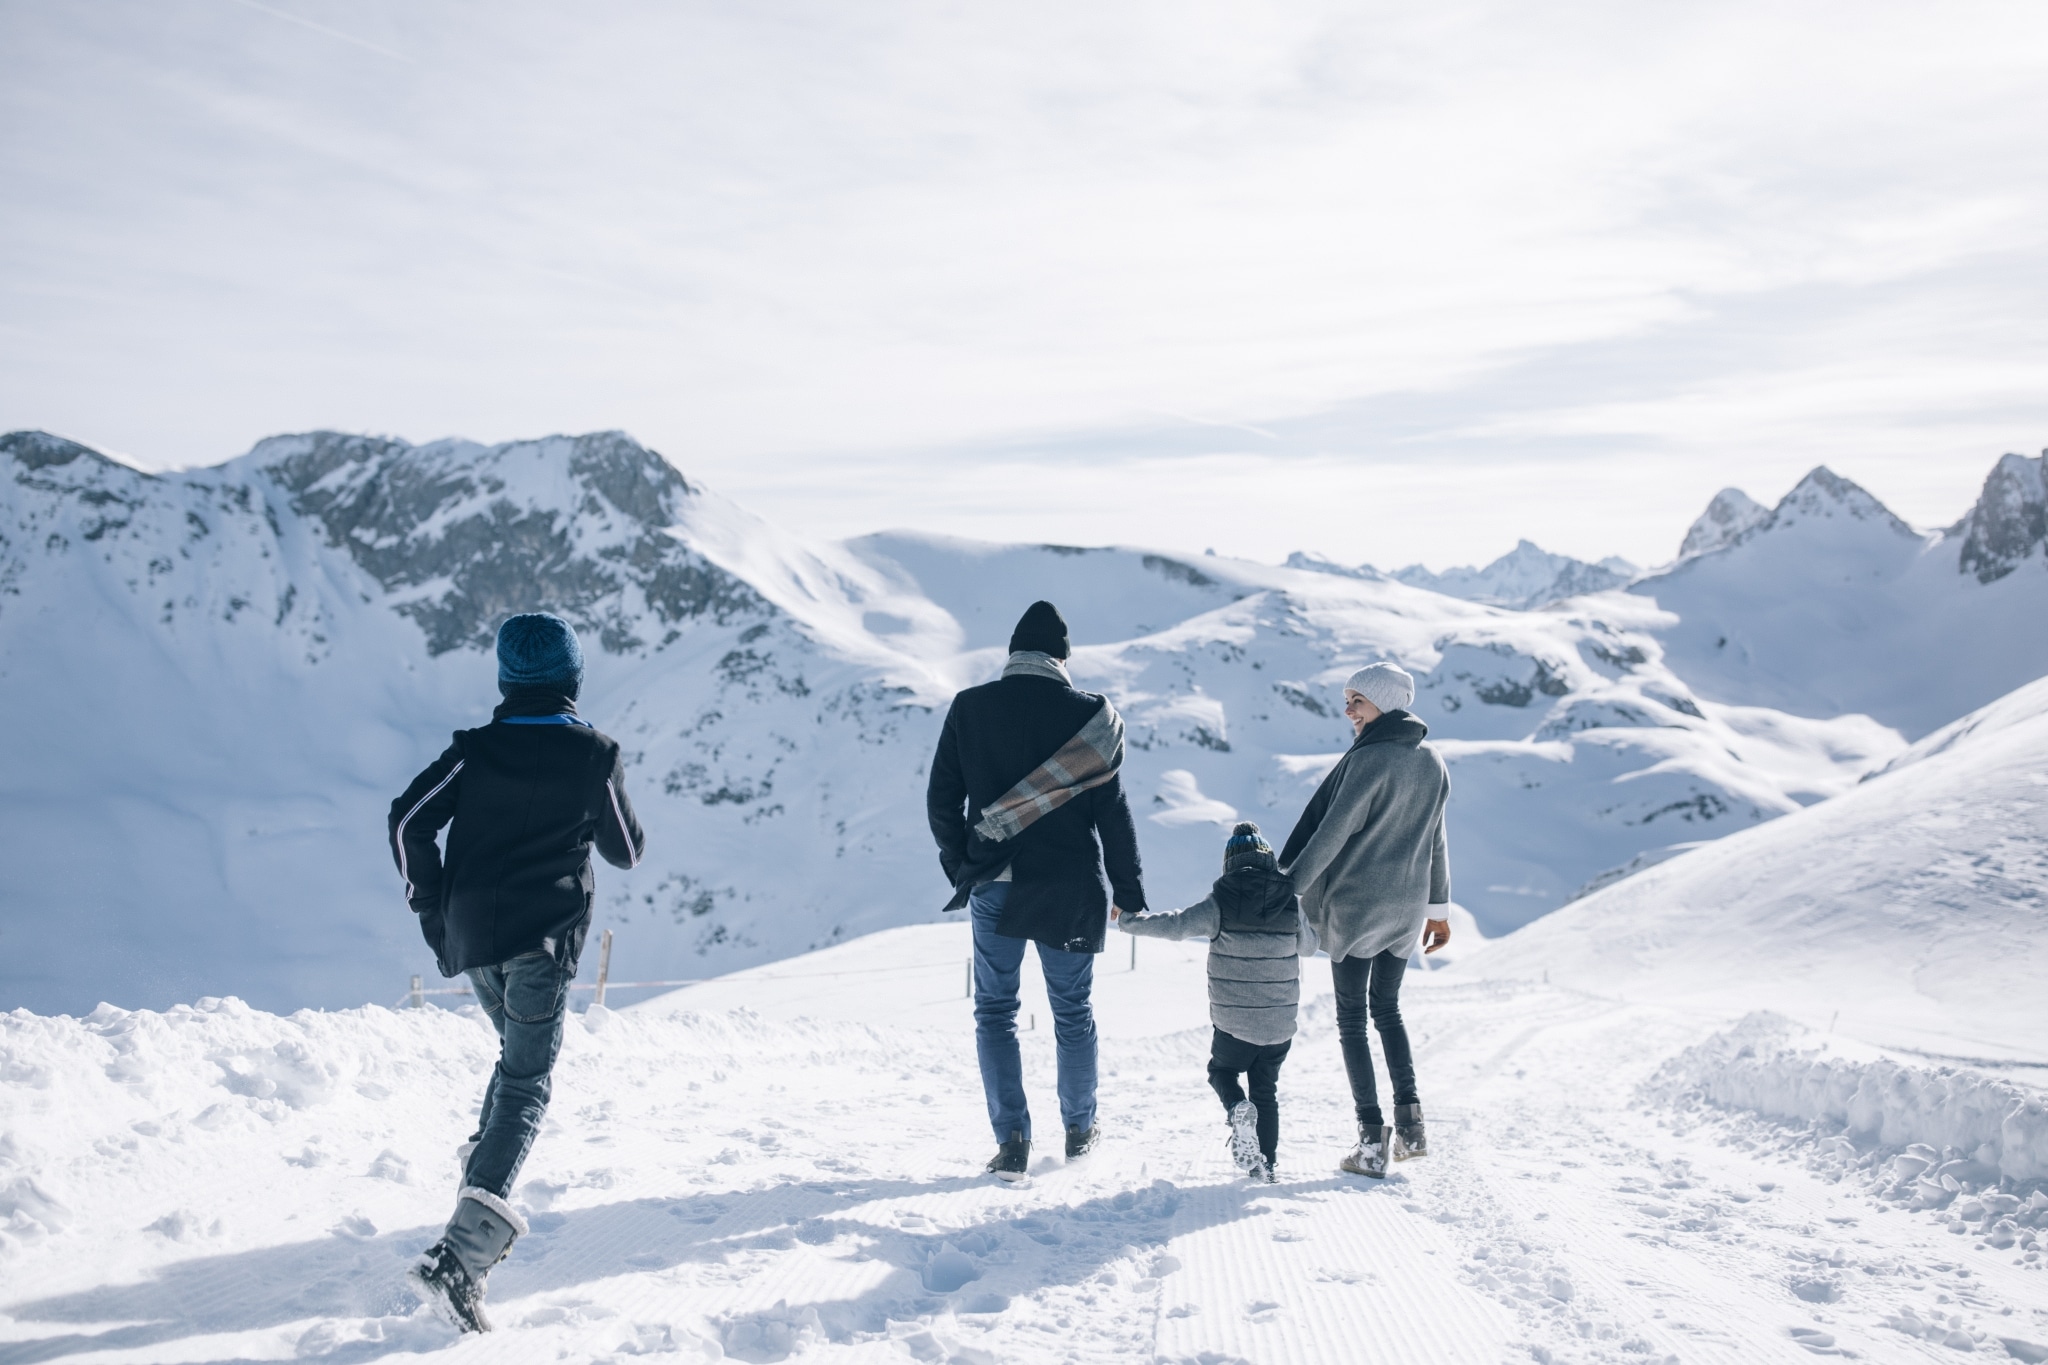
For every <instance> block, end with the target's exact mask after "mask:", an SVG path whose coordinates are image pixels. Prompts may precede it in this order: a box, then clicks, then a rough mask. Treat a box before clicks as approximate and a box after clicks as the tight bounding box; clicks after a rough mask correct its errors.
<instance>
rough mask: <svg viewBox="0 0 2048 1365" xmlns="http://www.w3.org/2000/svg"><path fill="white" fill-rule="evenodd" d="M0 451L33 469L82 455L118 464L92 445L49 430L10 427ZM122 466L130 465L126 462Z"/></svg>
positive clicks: (69, 461) (71, 459)
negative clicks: (55, 434) (17, 429)
mask: <svg viewBox="0 0 2048 1365" xmlns="http://www.w3.org/2000/svg"><path fill="white" fill-rule="evenodd" d="M0 455H8V456H11V457H12V458H13V459H14V461H15V463H16V464H19V465H21V466H22V467H24V468H26V469H31V470H33V469H48V468H51V467H52V466H55V465H67V464H70V463H71V462H72V461H74V460H79V459H91V460H98V461H100V462H102V463H104V464H110V465H115V464H118V462H117V461H114V460H110V459H108V458H107V457H106V456H105V455H102V454H100V453H99V452H98V451H97V450H94V449H93V448H92V447H91V446H87V445H80V444H79V443H78V442H76V441H73V440H71V439H69V438H68V437H64V436H52V435H51V434H50V433H49V432H47V431H10V432H8V433H7V434H6V435H4V436H0ZM119 467H121V468H126V466H125V465H122V466H119Z"/></svg>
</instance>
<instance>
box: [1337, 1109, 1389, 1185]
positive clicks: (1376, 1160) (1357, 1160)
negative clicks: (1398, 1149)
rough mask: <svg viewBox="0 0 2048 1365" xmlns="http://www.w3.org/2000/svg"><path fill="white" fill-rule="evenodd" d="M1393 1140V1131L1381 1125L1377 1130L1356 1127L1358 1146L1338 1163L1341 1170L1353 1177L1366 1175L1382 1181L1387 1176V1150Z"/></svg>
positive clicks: (1361, 1126) (1362, 1126)
mask: <svg viewBox="0 0 2048 1365" xmlns="http://www.w3.org/2000/svg"><path fill="white" fill-rule="evenodd" d="M1393 1138H1394V1130H1393V1129H1392V1128H1389V1127H1387V1126H1385V1125H1384V1124H1382V1125H1381V1126H1380V1127H1378V1128H1368V1127H1366V1126H1365V1125H1364V1124H1362V1123H1361V1124H1359V1125H1358V1145H1357V1146H1356V1147H1354V1148H1352V1149H1351V1154H1350V1155H1349V1156H1347V1157H1345V1158H1344V1160H1343V1161H1341V1162H1339V1163H1338V1165H1339V1167H1340V1168H1341V1169H1343V1170H1346V1171H1349V1172H1350V1173H1351V1174H1353V1175H1367V1176H1371V1177H1372V1178H1373V1179H1374V1180H1384V1179H1385V1178H1386V1175H1387V1149H1388V1146H1389V1145H1390V1144H1391V1143H1392V1141H1393Z"/></svg>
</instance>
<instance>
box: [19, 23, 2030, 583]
mask: <svg viewBox="0 0 2048 1365" xmlns="http://www.w3.org/2000/svg"><path fill="white" fill-rule="evenodd" d="M251 10H262V11H263V12H264V13H263V14H262V15H252V14H251V13H250V11H251ZM271 16H275V19H276V20H288V21H289V22H275V21H274V20H273V19H272V17H271ZM320 35H324V37H322V36H320ZM327 39H339V40H341V41H327ZM0 43H4V45H5V47H6V50H7V51H9V53H10V54H11V59H12V60H13V63H14V65H13V68H12V74H11V78H10V81H9V82H8V83H7V85H6V86H5V87H4V88H0V119H4V121H5V123H6V126H8V127H9V128H11V129H15V130H17V134H18V135H17V136H15V137H13V138H11V139H8V140H6V141H5V142H0V174H5V175H6V176H7V177H8V183H9V184H10V186H11V187H12V188H11V191H10V194H11V206H10V212H9V214H8V215H7V217H6V220H5V222H4V224H0V423H4V424H6V425H44V426H52V427H62V428H65V429H67V430H71V431H73V432H76V433H79V434H81V435H85V436H88V437H96V438H98V439H102V440H105V441H107V442H109V443H111V444H114V445H118V446H120V447H122V448H124V449H128V450H132V451H135V452H138V453H139V454H140V455H141V456H142V457H143V458H145V459H152V458H153V459H155V460H158V461H160V462H165V463H169V462H191V461H195V460H204V459H213V458H218V457H221V456H224V455H226V454H229V453H233V452H235V451H236V450H239V449H241V448H243V447H245V446H246V445H247V444H248V442H249V441H250V440H252V439H253V438H255V437H257V436H260V435H263V434H266V433H268V432H270V431H274V430H279V429H303V428H305V427H309V426H314V425H334V426H341V427H347V428H354V429H374V430H388V431H399V432H403V433H406V434H409V435H412V436H416V437H420V438H429V437H433V436H438V435H443V434H448V433H462V434H466V435H472V436H476V437H479V438H498V437H508V436H513V435H524V434H530V433H534V432H540V431H551V430H573V429H585V428H596V427H614V426H625V427H627V428H629V429H631V430H633V431H635V432H636V433H637V434H639V435H640V436H642V437H643V438H645V439H648V440H650V441H651V442H653V443H655V444H656V445H658V446H660V447H661V448H663V449H664V450H666V451H667V452H669V453H670V454H671V455H672V456H674V457H675V458H676V459H677V460H678V461H679V462H680V463H682V464H683V465H684V466H685V467H686V468H688V469H689V470H691V472H692V473H693V474H697V475H699V476H702V477H704V478H706V479H708V480H710V481H712V482H714V483H717V484H720V485H721V486H723V487H725V488H726V489H727V490H728V491H731V492H733V493H734V494H736V495H738V496H740V497H742V498H745V499H748V500H749V501H752V502H754V503H755V504H756V505H758V506H759V507H760V508H761V510H762V511H764V512H767V513H769V514H770V515H777V516H784V517H787V518H789V519H791V520H794V521H796V522H797V523H798V524H800V525H802V526H806V527H810V528H813V529H818V530H822V531H830V532H834V533H839V532H848V531H855V530H860V529H866V528H868V527H871V526H874V525H878V524H882V522H885V521H886V522H890V523H898V524H906V523H907V524H912V525H922V526H927V527H930V528H933V529H940V530H954V531H962V532H975V533H985V534H1001V535H1015V536H1020V537H1026V536H1037V537H1041V538H1042V537H1044V536H1048V535H1053V534H1055V533H1056V534H1057V535H1059V536H1060V537H1061V538H1068V539H1072V538H1077V537H1080V536H1082V535H1084V534H1092V535H1099V536H1102V537H1104V538H1116V539H1123V540H1133V541H1149V542H1154V543H1163V544H1169V545H1175V546H1179V547H1182V548H1187V547H1189V546H1190V545H1193V544H1196V543H1200V544H1208V543H1216V544H1218V547H1219V548H1221V549H1226V550H1228V549H1237V550H1240V551H1244V552H1252V553H1261V554H1274V553H1279V552H1283V551H1284V550H1285V549H1288V548H1293V547H1294V546H1295V545H1302V546H1313V547H1315V548H1320V549H1323V550H1326V551H1328V552H1330V553H1333V554H1338V555H1340V556H1342V557H1345V558H1373V559H1378V560H1382V561H1393V560H1403V561H1405V560H1410V559H1424V560H1427V561H1430V562H1433V563H1439V564H1441V563H1443V562H1447V561H1450V560H1457V559H1462V560H1476V559H1483V558H1487V557H1490V556H1491V555H1492V554H1494V553H1498V552H1499V551H1500V550H1503V549H1506V548H1507V547H1508V546H1509V545H1511V544H1512V543H1513V540H1514V538H1515V536H1516V535H1519V534H1528V535H1531V536H1533V537H1534V538H1536V539H1538V540H1541V541H1544V542H1545V543H1546V544H1552V545H1554V546H1555V547H1556V548H1560V549H1567V550H1572V551H1574V552H1578V553H1586V554H1604V553H1608V552H1617V551H1618V552H1620V553H1624V554H1627V555H1629V556H1630V557H1632V558H1636V559H1641V560H1653V559H1656V558H1658V557H1660V555H1661V554H1663V553H1668V547H1669V543H1672V542H1675V540H1676V538H1677V536H1678V535H1679V534H1680V532H1681V531H1682V530H1683V526H1684V522H1685V520H1686V519H1687V518H1688V517H1689V516H1690V515H1691V513H1692V511H1694V510H1696V507H1697V505H1698V504H1699V503H1700V502H1703V501H1704V499H1705V497H1706V496H1708V495H1710V494H1711V493H1712V492H1713V491H1714V489H1716V488H1718V487H1720V486H1721V485H1722V484H1724V483H1728V482H1748V483H1750V484H1752V485H1753V487H1752V489H1751V491H1752V492H1754V493H1756V494H1757V495H1758V496H1760V497H1767V496H1770V495H1772V494H1773V493H1775V492H1778V491H1782V489H1783V488H1784V487H1786V486H1789V485H1790V483H1791V482H1792V481H1793V480H1795V479H1796V478H1797V477H1798V475H1799V474H1800V473H1801V472H1803V470H1804V469H1805V468H1806V467H1807V466H1808V465H1811V464H1812V463H1815V462H1817V461H1819V460H1827V461H1830V462H1833V463H1835V464H1836V465H1837V466H1838V467H1841V468H1843V470H1844V472H1846V473H1849V474H1851V475H1852V476H1853V477H1857V478H1859V479H1861V480H1862V481H1864V482H1866V483H1868V484H1870V485H1871V486H1872V487H1873V488H1874V489H1875V490H1876V491H1877V492H1879V493H1880V494H1881V495H1883V496H1886V497H1887V498H1890V499H1892V500H1893V501H1895V502H1896V503H1898V504H1899V506H1900V510H1901V511H1902V512H1904V513H1905V514H1907V515H1909V516H1913V517H1916V518H1918V519H1920V520H1923V521H1930V520H1936V519H1940V518H1943V517H1947V516H1952V515H1953V514H1954V513H1955V511H1957V510H1959V509H1960V506H1961V504H1963V503H1964V502H1966V501H1967V498H1968V496H1969V494H1970V492H1972V491H1973V489H1974V485H1975V483H1976V481H1977V480H1978V479H1980V478H1981V476H1982V473H1983V470H1984V469H1985V467H1987V466H1988V464H1989V462H1990V460H1991V459H1992V458H1993V457H1994V456H1995V455H1996V454H1997V453H1998V451H1999V450H2000V449H2004V448H2011V447H2021V446H2025V447H2029V448H2031V447H2032V446H2038V445H2041V444H2044V443H2048V393H2044V392H2043V391H2042V389H2041V386H2040V385H2039V384H2038V383H2036V382H2034V381H2033V380H2032V379H2031V376H2032V375H2038V374H2041V373H2048V310H2044V309H2043V308H2042V307H2041V304H2042V303H2044V302H2048V300H2044V299H2042V298H2041V297H2040V293H2041V289H2042V287H2043V286H2041V285H2038V284H2036V283H2033V282H2034V281H2040V280H2043V279H2048V259H2044V257H2048V244H2044V243H2043V241H2042V239H2041V234H2040V233H2039V230H2038V227H2037V225H2038V224H2039V223H2040V222H2042V221H2044V220H2048V164H2044V163H2043V162H2042V160H2041V158H2040V157H2039V156H2038V153H2037V150H2036V139H2037V134H2035V132H2034V131H2033V130H2034V129H2036V128H2038V127H2040V126H2043V124H2044V123H2048V80H2044V79H2043V77H2044V76H2048V15H2044V12H2043V11H2042V10H2041V9H2040V8H2039V7H2038V6H2036V5H2031V4H2012V3H2004V2H2003V0H1959V3H1957V4H1955V5H1951V6H1942V7H1938V8H1934V7H1928V6H1924V5H1919V4H1914V3H1904V2H1903V0H1876V2H1875V3H1868V4H1859V5H1856V6H1853V7H1845V6H1839V5H1834V4H1822V3H1808V4H1795V5H1786V4H1780V3H1765V2H1764V0H1731V3H1728V4H1725V5H1716V6H1711V7H1708V6H1698V7H1691V8H1683V7H1681V8H1676V9H1674V8H1672V7H1644V6H1640V5H1629V4H1624V3H1620V0H1587V3H1581V4H1573V5H1566V6H1563V7H1556V6H1552V7H1543V8H1539V9H1532V8H1530V7H1527V6H1518V5H1510V4H1506V3H1494V2H1492V0H1478V2H1475V0H1453V2H1452V3H1449V4H1446V5H1440V6H1429V7H1415V6H1412V5H1395V4H1391V3H1375V4H1368V5H1364V6H1361V5H1357V4H1328V5H1319V4H1305V5H1288V6H1270V5H1267V6H1258V5H1192V6H1191V5H1187V4H1184V3H1182V4H1165V3H1151V4H1145V3H1141V4H1135V5H1115V6H1105V5H1095V4H1091V5H1081V4H1068V3H1052V4H1042V5H1033V6H1028V7H1027V6H1009V7H1006V6H950V7H949V6H931V5H926V4H923V3H917V2H916V0H883V2H882V3H878V4H874V5H864V6H859V7H846V6H836V5H827V4H822V3H816V4H813V3H770V4H763V5H749V6H731V5H717V4H710V3H700V4H686V5H672V4H656V3H653V0H626V2H625V3H621V4H615V5H607V6H602V7H588V6H579V7H561V6H555V5H545V4H541V3H538V0H497V2H496V3H489V4H486V3H483V2H482V0H426V2H424V3H421V2H417V0H416V2H415V3H406V4H400V3H398V0H355V2H354V3H348V4H342V3H340V2H339V0H292V3H291V5H290V7H289V9H287V8H284V7H283V6H281V5H272V4H264V3H257V0H236V3H235V4H232V5H226V4H221V3H219V0H106V3H104V4H102V5H98V6H95V7H93V10H92V12H91V15H90V16H87V15H86V14H85V13H83V12H81V11H78V10H77V9H76V8H75V7H63V6H42V7H38V6H13V7H7V8H5V9H0ZM393 58H395V59H396V60H388V59H393ZM81 92H87V93H89V96H90V97H89V98H81ZM1046 464H1054V465H1058V466H1059V467H1060V468H1061V470H1063V471H1069V472H1071V471H1072V470H1073V469H1075V468H1077V467H1085V472H1086V474H1087V477H1089V478H1092V479H1096V480H1099V481H1100V487H1101V489H1102V490H1103V491H1104V492H1105V494H1114V496H1115V497H1116V498H1118V499H1119V500H1120V501H1119V502H1118V503H1117V504H1116V505H1115V506H1114V507H1113V508H1112V509H1111V511H1113V513H1114V515H1113V516H1110V517H1105V519H1104V522H1103V524H1102V526H1101V527H1099V528H1098V529H1097V530H1095V531H1091V532H1083V531H1080V530H1075V529H1073V528H1071V527H1065V528H1063V527H1062V524H1061V523H1060V522H1059V521H1058V520H1056V519H1057V518H1060V517H1062V516H1066V515H1069V514H1070V506H1069V503H1068V500H1067V499H1066V497H1065V496H1064V490H1063V489H1062V488H1061V487H1060V485H1059V484H1058V482H1057V481H1056V480H1040V481H1036V482H1034V481H1033V480H1032V479H1031V477H1030V471H1031V470H1032V469H1033V468H1035V467H1040V466H1043V465H1046ZM1476 469H1484V470H1486V471H1489V472H1488V473H1487V474H1486V475H1485V476H1484V477H1477V476H1475V474H1474V472H1473V471H1474V470H1476ZM1067 476H1068V475H1067V474H1066V473H1063V474H1062V475H1061V477H1067ZM1254 476H1256V477H1257V478H1258V479H1260V480H1263V481H1265V483H1266V484H1269V485H1270V489H1269V488H1268V487H1266V486H1263V485H1262V486H1261V487H1260V488H1258V489H1255V490H1252V491H1250V492H1247V491H1246V490H1245V489H1244V488H1243V487H1241V486H1240V484H1239V483H1238V482H1237V481H1239V480H1242V479H1245V478H1250V477H1254ZM1603 481H1604V482H1603ZM1589 490H1594V491H1590V492H1589ZM1624 495H1625V496H1624ZM1618 499H1619V501H1618ZM1247 509H1259V510H1257V512H1256V515H1254V514H1253V512H1252V511H1249V510H1247ZM1448 509H1460V510H1459V512H1458V514H1457V515H1450V513H1449V510H1448Z"/></svg>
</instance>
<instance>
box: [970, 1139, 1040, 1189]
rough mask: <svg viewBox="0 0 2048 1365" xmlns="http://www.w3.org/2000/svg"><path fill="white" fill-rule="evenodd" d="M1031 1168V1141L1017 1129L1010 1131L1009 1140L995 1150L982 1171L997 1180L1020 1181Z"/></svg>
mask: <svg viewBox="0 0 2048 1365" xmlns="http://www.w3.org/2000/svg"><path fill="white" fill-rule="evenodd" d="M1030 1167H1031V1139H1029V1138H1027V1137H1025V1136H1024V1134H1023V1132H1022V1131H1021V1130H1019V1129H1015V1128H1013V1129H1011V1130H1010V1140H1009V1141H1008V1142H1005V1143H1004V1144H1002V1145H1001V1146H1000V1147H998V1148H996V1154H995V1155H994V1156H993V1157H991V1158H990V1159H989V1163H988V1165H986V1166H984V1167H983V1168H982V1169H983V1170H985V1171H987V1172H988V1173H989V1174H990V1175H992V1176H994V1177H995V1178H996V1179H998V1180H1008V1181H1010V1182H1012V1183H1015V1182H1016V1181H1019V1180H1022V1179H1023V1178H1024V1175H1025V1172H1026V1171H1028V1170H1029V1169H1030Z"/></svg>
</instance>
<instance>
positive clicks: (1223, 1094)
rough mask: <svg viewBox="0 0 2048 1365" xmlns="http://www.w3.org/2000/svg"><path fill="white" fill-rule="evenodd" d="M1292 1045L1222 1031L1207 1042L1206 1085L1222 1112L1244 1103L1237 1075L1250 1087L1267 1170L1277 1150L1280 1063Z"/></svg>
mask: <svg viewBox="0 0 2048 1365" xmlns="http://www.w3.org/2000/svg"><path fill="white" fill-rule="evenodd" d="M1293 1046H1294V1040H1293V1039H1292V1038H1290V1039H1288V1040H1287V1041H1286V1042H1284V1043H1263V1044H1262V1043H1247V1042H1246V1041H1245V1040H1244V1039H1242V1038H1239V1037H1236V1036H1235V1035H1233V1034H1228V1033H1225V1032H1224V1031H1223V1030H1222V1029H1217V1030H1216V1036H1215V1037H1214V1038H1213V1039H1211V1040H1210V1043H1209V1085H1210V1086H1211V1088H1213V1089H1214V1090H1215V1091H1216V1098H1218V1099H1220V1100H1222V1101H1223V1111H1224V1112H1225V1113H1229V1112H1230V1111H1231V1110H1232V1109H1235V1108H1236V1107H1237V1106H1238V1105H1239V1104H1241V1103H1242V1102H1243V1101H1244V1091H1243V1090H1242V1089H1240V1088H1239V1086H1238V1084H1237V1078H1238V1075H1239V1073H1244V1074H1245V1078H1246V1080H1247V1081H1249V1082H1250V1084H1251V1088H1252V1108H1253V1109H1256V1110H1257V1111H1258V1114H1259V1151H1260V1152H1261V1153H1262V1154H1263V1155H1264V1156H1265V1158H1266V1166H1267V1168H1268V1169H1271V1168H1272V1165H1273V1158H1274V1156H1276V1155H1277V1154H1278V1152H1279V1149H1280V1095H1279V1089H1280V1064H1281V1063H1282V1062H1284V1061H1286V1060H1287V1049H1289V1048H1291V1047H1293Z"/></svg>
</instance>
